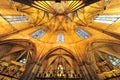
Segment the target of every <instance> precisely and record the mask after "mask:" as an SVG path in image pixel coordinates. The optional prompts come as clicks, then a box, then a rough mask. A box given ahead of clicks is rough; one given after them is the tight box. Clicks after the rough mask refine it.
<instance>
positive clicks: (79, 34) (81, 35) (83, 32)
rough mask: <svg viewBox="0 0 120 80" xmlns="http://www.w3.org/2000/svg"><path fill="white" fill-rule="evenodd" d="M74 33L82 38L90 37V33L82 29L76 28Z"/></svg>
mask: <svg viewBox="0 0 120 80" xmlns="http://www.w3.org/2000/svg"><path fill="white" fill-rule="evenodd" d="M76 34H77V35H78V36H79V37H80V38H82V39H85V38H88V37H90V34H89V33H87V32H86V31H84V30H83V29H77V30H76Z"/></svg>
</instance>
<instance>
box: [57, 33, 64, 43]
mask: <svg viewBox="0 0 120 80" xmlns="http://www.w3.org/2000/svg"><path fill="white" fill-rule="evenodd" d="M56 42H64V35H63V34H58V35H57V39H56Z"/></svg>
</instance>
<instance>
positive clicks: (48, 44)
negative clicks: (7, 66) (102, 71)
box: [0, 0, 120, 80]
mask: <svg viewBox="0 0 120 80" xmlns="http://www.w3.org/2000/svg"><path fill="white" fill-rule="evenodd" d="M119 4H120V1H118V0H78V1H77V0H76V1H74V0H73V1H69V0H60V1H57V0H56V1H55V0H51V1H44V0H43V1H40V0H1V2H0V42H1V43H0V59H1V60H3V61H5V60H6V61H7V62H9V61H10V60H16V59H17V58H18V59H17V60H18V61H19V59H20V58H19V56H21V55H22V54H24V53H28V54H29V55H31V53H33V54H34V53H35V55H34V58H35V59H34V58H30V59H31V60H32V61H33V62H32V63H31V64H30V68H28V71H25V73H24V75H23V76H22V77H21V78H20V80H27V79H28V80H34V79H35V78H36V77H37V78H41V77H42V76H41V77H40V74H41V73H42V72H45V75H44V76H46V74H48V72H50V71H51V74H52V72H54V71H53V70H55V69H56V68H58V65H59V64H61V65H63V64H64V65H63V68H64V69H65V70H66V71H69V70H71V71H72V72H73V74H75V75H76V77H79V78H80V75H79V76H78V74H82V78H84V80H90V79H91V80H97V79H98V76H97V75H96V73H97V72H96V71H94V69H93V68H92V67H93V66H95V65H96V64H95V65H91V62H94V61H95V63H96V62H97V61H98V62H99V60H100V61H102V59H101V56H100V55H103V53H107V55H106V56H108V55H112V56H115V57H117V58H120V57H119V54H118V53H119V42H118V43H117V41H119V39H120V18H119V17H117V19H116V20H115V21H114V22H113V23H112V24H107V23H102V22H96V21H95V19H96V17H98V16H100V15H118V16H119V14H120V10H119V8H120V5H119ZM13 16H14V17H13ZM16 16H17V17H16ZM11 17H12V19H11ZM23 18H24V19H23ZM14 19H15V20H14ZM107 20H108V21H109V19H107ZM36 31H38V33H39V34H38V35H36V34H34V33H35V32H36ZM77 31H78V32H77ZM41 33H42V34H41ZM78 33H79V34H78ZM81 34H82V37H81ZM59 35H60V36H59ZM61 35H62V36H61ZM11 39H13V40H11ZM101 39H102V40H103V41H101ZM6 40H8V41H7V42H6ZM17 40H18V41H17ZM19 40H20V41H19ZM24 40H25V43H24ZM26 40H28V41H26ZM96 40H100V41H96ZM105 40H106V41H105ZM4 41H5V42H6V43H4V44H3V42H4ZM9 41H10V42H9ZM94 41H95V42H94ZM113 42H114V43H113ZM115 42H116V43H115ZM29 43H30V44H29ZM103 46H104V47H103ZM87 47H88V48H87ZM94 47H99V48H97V50H96V51H95V50H94V52H92V49H94ZM35 48H36V49H35ZM34 49H35V51H34ZM5 53H7V54H11V55H9V56H12V57H11V58H12V59H10V58H8V57H9V56H5V55H7V54H5ZM14 53H16V55H14ZM92 53H97V54H99V53H100V55H96V54H95V55H93V54H92ZM89 55H90V56H91V55H92V57H90V56H89ZM3 56H4V57H3ZM24 56H26V55H24ZM86 56H87V57H86ZM93 56H96V59H95V58H93ZM31 57H33V55H31ZM89 57H90V59H89ZM97 58H98V60H97ZM99 58H100V59H99ZM91 59H94V60H91ZM77 70H79V72H77ZM80 70H82V71H80ZM37 73H38V74H37ZM28 74H29V75H28ZM71 74H72V73H71ZM52 75H53V74H52ZM93 75H94V76H93ZM53 76H56V75H53ZM65 76H67V75H66V74H65Z"/></svg>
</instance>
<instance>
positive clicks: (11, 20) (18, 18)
mask: <svg viewBox="0 0 120 80" xmlns="http://www.w3.org/2000/svg"><path fill="white" fill-rule="evenodd" d="M2 17H3V18H4V19H5V20H6V21H7V22H9V23H10V24H16V23H21V22H28V21H29V19H28V18H27V17H26V16H2Z"/></svg>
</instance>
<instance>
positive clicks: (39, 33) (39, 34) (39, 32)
mask: <svg viewBox="0 0 120 80" xmlns="http://www.w3.org/2000/svg"><path fill="white" fill-rule="evenodd" d="M44 34H45V31H44V30H41V29H40V30H37V31H35V32H33V33H32V34H31V36H32V37H33V38H36V39H39V38H41V37H42V36H43V35H44Z"/></svg>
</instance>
